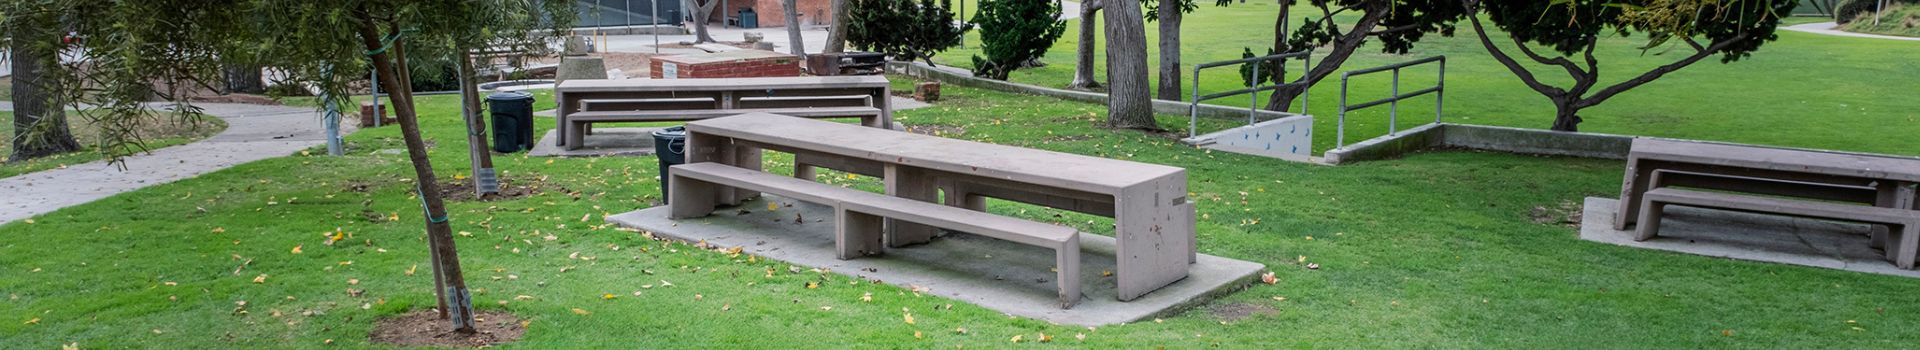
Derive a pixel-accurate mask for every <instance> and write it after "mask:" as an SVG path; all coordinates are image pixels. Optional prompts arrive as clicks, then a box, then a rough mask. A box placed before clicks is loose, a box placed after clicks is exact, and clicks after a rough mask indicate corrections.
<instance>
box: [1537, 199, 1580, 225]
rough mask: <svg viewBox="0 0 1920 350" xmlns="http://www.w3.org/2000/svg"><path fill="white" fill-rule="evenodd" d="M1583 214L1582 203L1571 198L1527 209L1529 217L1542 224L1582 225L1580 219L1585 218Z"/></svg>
mask: <svg viewBox="0 0 1920 350" xmlns="http://www.w3.org/2000/svg"><path fill="white" fill-rule="evenodd" d="M1583 215H1584V213H1582V210H1581V207H1580V204H1578V203H1574V202H1573V201H1569V200H1563V201H1560V204H1558V205H1554V206H1552V207H1548V206H1544V205H1543V206H1534V207H1533V209H1531V210H1528V211H1527V218H1528V219H1532V220H1533V223H1536V224H1541V225H1562V226H1569V227H1580V220H1581V219H1584V218H1582V216H1583Z"/></svg>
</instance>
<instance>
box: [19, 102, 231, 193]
mask: <svg viewBox="0 0 1920 350" xmlns="http://www.w3.org/2000/svg"><path fill="white" fill-rule="evenodd" d="M68 118H69V119H68V120H67V122H68V123H69V124H68V127H69V128H71V129H72V130H73V132H74V137H75V138H76V139H77V140H78V141H80V145H81V146H82V147H84V149H82V150H80V151H78V152H73V153H67V154H59V155H53V156H47V157H41V158H34V159H28V160H23V161H18V162H8V161H6V158H7V155H10V154H13V142H4V143H0V177H8V176H14V175H20V174H25V173H31V172H35V171H41V170H47V169H53V168H61V167H66V166H68V165H77V164H80V163H86V162H91V161H96V160H100V159H102V158H104V157H102V156H101V155H100V152H96V151H95V150H96V149H97V148H96V146H95V145H96V144H98V140H99V138H100V137H99V135H100V131H99V128H97V127H95V126H94V125H92V124H91V123H89V122H87V121H85V120H81V119H79V118H78V117H77V116H73V115H71V114H70V115H69V117H68ZM0 119H4V120H6V122H4V123H0V135H4V136H7V137H13V136H14V134H13V122H12V121H13V112H0ZM142 123H144V124H145V126H143V127H142V128H141V130H144V132H145V133H146V134H145V135H143V136H144V137H147V140H146V147H147V149H148V150H156V149H160V148H164V147H167V146H174V145H180V144H185V143H188V142H193V141H198V140H200V139H204V138H207V137H208V136H213V135H214V134H219V133H220V132H221V131H224V130H226V129H227V122H226V121H222V120H220V118H216V117H213V116H207V117H205V118H203V119H201V120H200V121H199V124H198V125H190V124H187V123H183V122H181V121H176V120H147V121H142Z"/></svg>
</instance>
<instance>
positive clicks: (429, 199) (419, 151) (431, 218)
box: [360, 12, 476, 334]
mask: <svg viewBox="0 0 1920 350" xmlns="http://www.w3.org/2000/svg"><path fill="white" fill-rule="evenodd" d="M362 15H363V16H368V15H367V14H365V13H364V12H363V13H362ZM361 20H362V22H361V23H360V40H361V41H362V44H364V45H365V47H366V49H367V50H369V51H376V52H378V53H375V54H373V57H371V59H372V61H373V66H374V70H375V72H376V73H375V74H376V75H378V76H380V77H383V78H384V79H380V82H381V84H382V85H385V87H386V88H387V90H388V91H389V92H390V93H392V97H391V98H389V100H390V101H391V103H392V105H393V111H394V114H395V115H396V116H398V117H399V122H400V135H401V137H402V138H403V139H405V141H406V145H407V157H408V159H409V160H410V161H411V162H412V163H413V172H414V178H415V185H417V186H419V187H418V188H417V189H418V191H419V195H420V202H421V205H422V206H423V207H424V208H423V209H424V210H423V212H424V214H425V216H426V217H425V218H424V219H425V220H426V224H427V240H428V241H429V242H432V243H436V244H432V246H433V247H432V249H433V254H432V255H433V256H434V257H435V258H436V259H435V267H438V268H439V269H440V271H441V274H442V277H441V278H440V279H441V280H442V281H444V283H445V285H446V286H445V288H444V289H446V290H445V291H444V293H443V294H442V295H443V296H442V297H441V298H442V301H444V302H446V303H447V307H448V309H445V310H447V312H448V314H449V315H448V316H449V317H448V319H449V320H451V321H452V322H453V330H454V331H455V332H460V333H465V334H472V333H474V332H475V331H476V329H475V327H474V321H473V303H472V300H471V296H470V295H469V294H468V292H467V282H466V277H465V276H464V275H462V273H461V271H460V255H459V253H458V250H456V249H455V248H454V242H453V229H452V227H449V226H448V225H447V208H446V203H443V202H442V201H441V198H440V184H439V182H437V179H438V178H437V177H435V176H434V174H433V163H432V162H431V161H430V160H429V159H428V157H427V143H426V140H425V139H424V138H422V137H421V136H420V122H419V118H418V117H417V115H416V114H415V112H414V109H413V107H414V104H413V93H412V89H411V88H409V87H407V86H406V85H405V84H404V83H405V78H404V77H403V76H402V75H400V74H399V73H398V70H396V69H395V67H394V61H393V60H392V59H391V57H390V56H394V57H397V56H401V55H402V54H401V53H393V54H389V53H387V52H380V51H381V50H380V48H381V47H382V46H384V45H382V43H381V41H380V39H381V35H380V31H379V30H378V29H376V28H375V26H374V24H373V22H372V19H370V18H362V19H361Z"/></svg>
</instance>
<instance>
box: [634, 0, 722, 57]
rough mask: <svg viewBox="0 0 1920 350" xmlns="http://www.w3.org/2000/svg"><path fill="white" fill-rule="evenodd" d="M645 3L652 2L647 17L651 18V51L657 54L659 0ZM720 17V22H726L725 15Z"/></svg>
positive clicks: (658, 44)
mask: <svg viewBox="0 0 1920 350" xmlns="http://www.w3.org/2000/svg"><path fill="white" fill-rule="evenodd" d="M647 3H649V4H653V15H651V16H648V17H652V18H653V53H656V54H657V53H660V0H647ZM722 17H723V18H722V19H721V20H720V22H723V23H724V22H726V19H725V18H724V17H725V16H722Z"/></svg>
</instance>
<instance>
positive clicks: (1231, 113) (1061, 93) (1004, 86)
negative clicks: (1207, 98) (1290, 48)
mask: <svg viewBox="0 0 1920 350" xmlns="http://www.w3.org/2000/svg"><path fill="white" fill-rule="evenodd" d="M887 72H889V73H896V74H904V75H907V76H912V77H916V78H921V79H927V80H933V81H938V82H941V83H945V84H953V85H959V86H965V87H971V88H981V89H988V90H995V91H1004V92H1012V93H1018V94H1028V95H1040V96H1047V97H1053V98H1059V99H1065V100H1074V101H1081V102H1089V103H1098V104H1103V105H1104V104H1107V94H1103V93H1098V92H1087V91H1074V90H1066V89H1055V88H1050V87H1044V86H1035V85H1027V84H1020V83H1011V82H1005V81H999V80H993V79H983V78H975V77H973V75H972V74H970V73H963V72H955V71H949V70H947V68H934V67H930V66H927V64H926V63H924V62H887ZM1188 107H1189V105H1188V104H1187V103H1186V102H1184V101H1168V100H1158V99H1156V100H1153V112H1154V113H1160V114H1173V115H1187V113H1188V110H1187V108H1188ZM1199 114H1200V117H1202V118H1217V119H1239V120H1245V119H1246V118H1247V109H1245V108H1234V107H1226V106H1215V105H1207V104H1202V105H1200V113H1199ZM1300 115H1301V114H1294V113H1285V112H1275V111H1267V110H1259V111H1254V118H1255V119H1259V120H1263V121H1264V120H1273V119H1280V118H1287V117H1294V116H1300Z"/></svg>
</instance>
